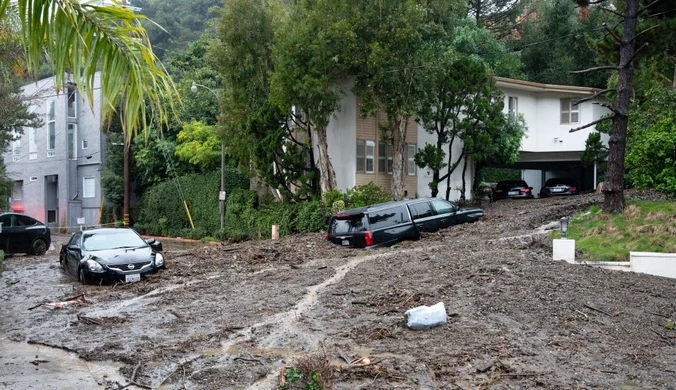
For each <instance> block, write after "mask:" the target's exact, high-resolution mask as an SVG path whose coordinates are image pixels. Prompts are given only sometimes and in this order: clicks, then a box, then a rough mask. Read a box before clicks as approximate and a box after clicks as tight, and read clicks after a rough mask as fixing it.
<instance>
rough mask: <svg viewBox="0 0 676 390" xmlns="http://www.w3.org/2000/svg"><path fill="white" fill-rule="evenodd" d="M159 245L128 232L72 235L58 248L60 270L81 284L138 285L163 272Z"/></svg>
mask: <svg viewBox="0 0 676 390" xmlns="http://www.w3.org/2000/svg"><path fill="white" fill-rule="evenodd" d="M161 251H162V243H161V242H159V241H156V240H155V239H152V238H149V239H146V240H144V239H143V238H141V236H139V234H138V233H136V231H134V230H132V229H128V228H116V229H112V228H111V229H92V230H84V231H80V232H77V233H75V234H73V236H72V237H71V238H70V240H69V241H68V243H67V244H66V245H63V246H62V247H61V251H60V252H59V262H60V263H61V268H62V269H63V270H64V271H65V272H66V273H67V274H70V275H71V276H74V277H75V278H76V279H78V280H79V281H80V283H82V284H88V283H90V282H93V281H103V280H106V281H124V282H126V283H131V282H138V281H139V280H141V275H144V274H147V273H149V272H155V271H157V270H158V269H160V268H164V257H163V256H162V254H161V253H160V252H161Z"/></svg>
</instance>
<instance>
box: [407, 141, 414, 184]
mask: <svg viewBox="0 0 676 390" xmlns="http://www.w3.org/2000/svg"><path fill="white" fill-rule="evenodd" d="M406 172H407V173H408V174H409V175H411V176H414V175H415V144H408V145H407V148H406Z"/></svg>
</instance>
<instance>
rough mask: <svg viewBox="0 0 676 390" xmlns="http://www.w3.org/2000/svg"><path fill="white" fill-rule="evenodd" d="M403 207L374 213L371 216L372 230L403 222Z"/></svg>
mask: <svg viewBox="0 0 676 390" xmlns="http://www.w3.org/2000/svg"><path fill="white" fill-rule="evenodd" d="M401 214H402V212H401V207H393V208H390V209H385V210H381V211H377V212H374V213H372V214H370V215H369V226H370V227H371V229H372V230H375V229H381V228H385V227H388V226H392V225H396V224H398V223H402V222H403V218H402V215H401Z"/></svg>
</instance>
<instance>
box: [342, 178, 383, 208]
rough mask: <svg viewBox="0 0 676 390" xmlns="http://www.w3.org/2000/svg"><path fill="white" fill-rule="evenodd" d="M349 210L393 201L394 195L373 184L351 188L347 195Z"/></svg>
mask: <svg viewBox="0 0 676 390" xmlns="http://www.w3.org/2000/svg"><path fill="white" fill-rule="evenodd" d="M345 199H346V203H347V205H346V206H347V207H348V208H357V207H363V206H368V205H370V204H375V203H382V202H387V201H390V200H392V195H391V194H390V193H389V192H387V191H384V190H383V189H382V188H380V187H379V186H377V185H375V184H374V183H373V182H370V183H368V184H364V185H360V186H356V187H353V188H350V189H348V190H347V191H346V193H345Z"/></svg>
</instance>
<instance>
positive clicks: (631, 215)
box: [567, 201, 676, 261]
mask: <svg viewBox="0 0 676 390" xmlns="http://www.w3.org/2000/svg"><path fill="white" fill-rule="evenodd" d="M673 215H676V202H673V201H671V202H648V201H630V202H629V203H628V205H627V207H626V208H625V210H624V213H623V214H618V215H613V214H608V213H604V212H601V211H600V208H599V207H597V206H594V207H592V208H591V209H590V212H589V213H587V214H583V215H580V216H578V217H576V218H574V219H573V220H572V221H571V222H570V225H569V230H568V235H567V236H568V238H572V239H575V240H576V241H575V245H576V248H577V250H580V251H582V253H583V258H584V259H585V260H591V261H628V260H629V252H631V251H638V252H662V253H674V252H676V235H674V234H673V233H672V232H673V231H674V229H676V221H674V218H673Z"/></svg>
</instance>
